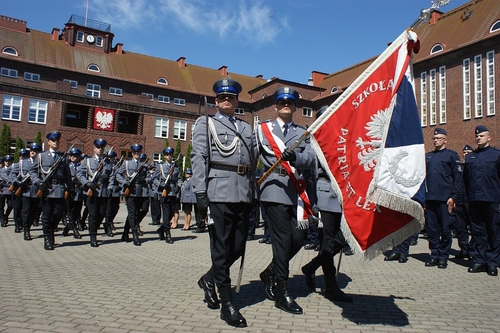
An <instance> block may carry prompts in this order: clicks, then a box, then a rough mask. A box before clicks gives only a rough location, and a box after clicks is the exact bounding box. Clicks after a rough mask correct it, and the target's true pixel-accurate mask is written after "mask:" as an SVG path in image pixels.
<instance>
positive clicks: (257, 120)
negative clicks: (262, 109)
mask: <svg viewBox="0 0 500 333" xmlns="http://www.w3.org/2000/svg"><path fill="white" fill-rule="evenodd" d="M259 122H260V116H254V117H253V130H254V131H256V130H257V127H258V126H259Z"/></svg>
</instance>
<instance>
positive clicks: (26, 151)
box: [19, 148, 30, 156]
mask: <svg viewBox="0 0 500 333" xmlns="http://www.w3.org/2000/svg"><path fill="white" fill-rule="evenodd" d="M29 154H30V152H29V151H28V150H26V149H24V148H21V149H19V156H29Z"/></svg>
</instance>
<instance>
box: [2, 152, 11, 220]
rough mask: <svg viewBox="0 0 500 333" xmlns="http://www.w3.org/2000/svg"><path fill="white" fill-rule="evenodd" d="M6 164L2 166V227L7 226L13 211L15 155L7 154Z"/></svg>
mask: <svg viewBox="0 0 500 333" xmlns="http://www.w3.org/2000/svg"><path fill="white" fill-rule="evenodd" d="M3 161H4V165H3V167H2V168H0V221H2V227H6V226H7V224H8V221H9V215H10V212H11V211H12V207H13V206H12V192H11V191H9V187H10V185H11V183H12V182H11V171H12V163H13V162H14V156H12V155H5V157H4V158H3Z"/></svg>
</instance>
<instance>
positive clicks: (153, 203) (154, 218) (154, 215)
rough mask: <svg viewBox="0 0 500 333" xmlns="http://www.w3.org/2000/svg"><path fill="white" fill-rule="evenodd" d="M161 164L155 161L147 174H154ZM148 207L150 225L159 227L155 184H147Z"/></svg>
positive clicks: (158, 206) (159, 206)
mask: <svg viewBox="0 0 500 333" xmlns="http://www.w3.org/2000/svg"><path fill="white" fill-rule="evenodd" d="M159 164H161V162H157V161H155V162H154V163H152V164H151V165H150V166H149V172H150V173H151V174H154V173H155V171H156V168H157V167H158V165H159ZM149 206H150V215H151V225H160V220H161V202H160V199H158V187H157V186H155V184H149Z"/></svg>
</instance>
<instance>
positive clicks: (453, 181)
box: [425, 127, 463, 268]
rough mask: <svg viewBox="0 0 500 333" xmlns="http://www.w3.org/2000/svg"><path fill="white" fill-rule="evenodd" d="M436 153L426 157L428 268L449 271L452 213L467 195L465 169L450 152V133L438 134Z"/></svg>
mask: <svg viewBox="0 0 500 333" xmlns="http://www.w3.org/2000/svg"><path fill="white" fill-rule="evenodd" d="M433 140H434V150H433V151H431V152H428V153H427V154H425V162H426V173H427V176H426V178H425V182H426V187H425V188H426V193H425V222H426V229H427V235H428V236H429V249H430V250H431V256H430V260H429V261H427V262H426V263H425V266H427V267H432V266H438V268H446V267H447V266H448V257H449V254H450V249H451V243H452V241H453V239H452V235H451V229H452V228H453V223H454V220H453V217H452V215H451V214H452V213H453V212H454V210H455V204H456V202H457V199H458V198H459V197H460V196H461V193H462V191H463V188H462V186H463V181H462V166H461V163H460V158H459V157H458V154H457V153H456V152H455V151H453V150H449V149H447V148H446V144H447V142H448V139H447V133H446V131H445V130H444V129H443V128H439V127H438V128H436V129H435V130H434V137H433Z"/></svg>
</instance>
